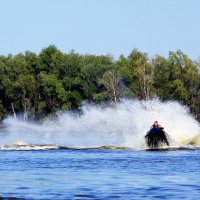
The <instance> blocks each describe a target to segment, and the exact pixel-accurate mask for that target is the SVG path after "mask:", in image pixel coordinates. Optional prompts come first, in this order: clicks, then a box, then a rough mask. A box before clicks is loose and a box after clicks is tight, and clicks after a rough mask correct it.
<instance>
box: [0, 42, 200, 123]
mask: <svg viewBox="0 0 200 200" xmlns="http://www.w3.org/2000/svg"><path fill="white" fill-rule="evenodd" d="M199 69H200V68H199V63H198V62H197V61H193V60H192V59H190V58H189V57H188V56H187V55H185V54H184V53H183V52H182V51H180V50H177V51H176V52H169V56H168V57H167V58H165V57H162V56H159V55H157V56H155V57H153V58H151V59H150V58H149V57H148V55H147V54H146V53H143V52H140V51H139V50H137V49H134V50H133V51H132V52H131V53H130V54H129V55H128V56H124V55H121V56H120V57H119V59H117V60H114V59H113V57H112V56H110V55H100V56H97V55H89V54H86V55H82V54H78V53H75V52H74V51H71V52H69V53H63V52H61V51H60V50H59V49H57V48H56V47H55V46H54V45H50V46H49V47H47V48H44V49H43V50H42V51H41V52H40V53H39V54H38V55H37V54H35V53H33V52H30V51H27V52H25V53H23V54H21V53H20V54H17V55H15V56H12V55H7V56H0V119H1V120H2V119H4V118H5V117H6V116H7V115H10V114H13V115H14V116H15V115H16V113H23V117H24V120H27V119H28V118H29V117H30V118H33V119H40V118H42V117H44V116H46V115H48V114H52V113H56V111H58V110H74V109H75V110H76V109H78V108H79V107H80V105H81V103H82V102H83V101H88V102H93V103H100V102H108V103H109V102H112V103H116V102H118V101H120V99H122V98H123V97H125V98H137V99H140V100H148V99H151V98H154V97H159V98H160V99H161V100H163V101H166V100H175V101H179V102H181V103H182V104H184V105H187V106H188V107H189V108H190V109H191V112H192V113H193V114H194V116H195V117H196V119H198V120H199V121H200V71H199Z"/></svg>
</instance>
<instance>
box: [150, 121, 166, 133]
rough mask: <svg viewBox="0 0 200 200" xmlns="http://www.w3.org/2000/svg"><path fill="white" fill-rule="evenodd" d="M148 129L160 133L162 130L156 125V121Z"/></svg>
mask: <svg viewBox="0 0 200 200" xmlns="http://www.w3.org/2000/svg"><path fill="white" fill-rule="evenodd" d="M150 129H151V130H153V131H160V130H163V129H164V128H163V127H162V126H161V125H160V124H159V123H158V121H155V122H154V124H153V125H152V126H151V127H150Z"/></svg>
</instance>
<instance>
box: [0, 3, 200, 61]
mask: <svg viewBox="0 0 200 200" xmlns="http://www.w3.org/2000/svg"><path fill="white" fill-rule="evenodd" d="M0 5H1V6H0V54H1V55H2V54H3V55H7V54H9V53H11V54H17V53H19V52H24V51H26V50H30V51H34V52H36V53H39V52H40V51H41V49H42V48H44V47H47V46H48V45H50V44H55V45H56V46H57V47H58V48H59V49H60V50H62V51H64V52H69V51H70V50H72V49H74V50H75V52H78V53H92V54H108V53H110V54H112V55H113V56H114V57H115V58H118V56H119V55H120V54H124V55H128V54H129V53H130V52H131V50H132V49H133V48H138V49H139V50H141V51H143V52H146V53H148V54H149V55H150V56H154V55H156V54H160V55H163V56H167V55H168V52H169V51H176V50H177V49H181V50H182V51H183V52H184V53H186V54H187V55H189V56H190V57H191V58H193V59H197V58H199V56H200V1H199V0H0Z"/></svg>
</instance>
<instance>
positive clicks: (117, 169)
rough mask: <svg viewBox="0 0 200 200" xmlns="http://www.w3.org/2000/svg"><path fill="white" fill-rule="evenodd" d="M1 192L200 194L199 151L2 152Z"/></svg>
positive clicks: (34, 195)
mask: <svg viewBox="0 0 200 200" xmlns="http://www.w3.org/2000/svg"><path fill="white" fill-rule="evenodd" d="M0 172H1V178H0V196H1V197H4V198H6V197H16V198H24V199H197V198H198V196H199V195H200V173H199V172H200V151H199V150H196V151H192V150H184V151H160V152H159V151H156V152H155V151H152V152H151V151H134V150H111V149H109V150H105V149H90V150H43V151H0Z"/></svg>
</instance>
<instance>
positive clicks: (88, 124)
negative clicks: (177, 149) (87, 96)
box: [0, 99, 200, 149]
mask: <svg viewBox="0 0 200 200" xmlns="http://www.w3.org/2000/svg"><path fill="white" fill-rule="evenodd" d="M82 110H83V114H81V115H80V116H75V115H73V114H72V113H70V112H64V113H61V114H60V115H59V117H58V119H56V120H45V121H44V122H43V123H42V124H40V125H39V124H37V123H31V122H26V123H25V122H22V121H19V120H15V119H14V118H11V117H10V118H7V119H6V120H5V121H4V123H5V125H6V127H7V128H6V131H5V133H2V132H1V137H0V144H1V145H6V144H12V143H15V142H16V141H24V142H26V143H29V144H55V145H62V146H68V147H80V148H82V147H89V148H92V147H98V146H124V147H131V148H137V149H139V148H143V147H144V136H145V134H146V132H147V131H148V130H149V128H150V126H151V125H152V123H153V122H154V121H155V120H157V121H158V122H159V123H160V124H161V125H162V126H163V127H164V128H165V131H166V132H167V133H168V134H169V135H170V137H171V138H172V142H173V144H175V145H185V144H187V143H188V142H189V141H190V140H191V139H192V138H193V137H194V136H196V135H197V134H199V133H200V127H199V124H198V122H197V121H195V119H194V118H193V117H192V116H191V115H190V114H189V110H188V108H187V107H184V106H182V105H180V104H179V103H177V102H165V103H162V102H160V101H159V100H157V99H156V100H155V99H154V100H149V101H137V100H134V101H133V100H123V102H121V103H119V104H118V105H117V109H116V108H114V107H106V108H102V106H92V105H88V104H87V105H83V106H82Z"/></svg>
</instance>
